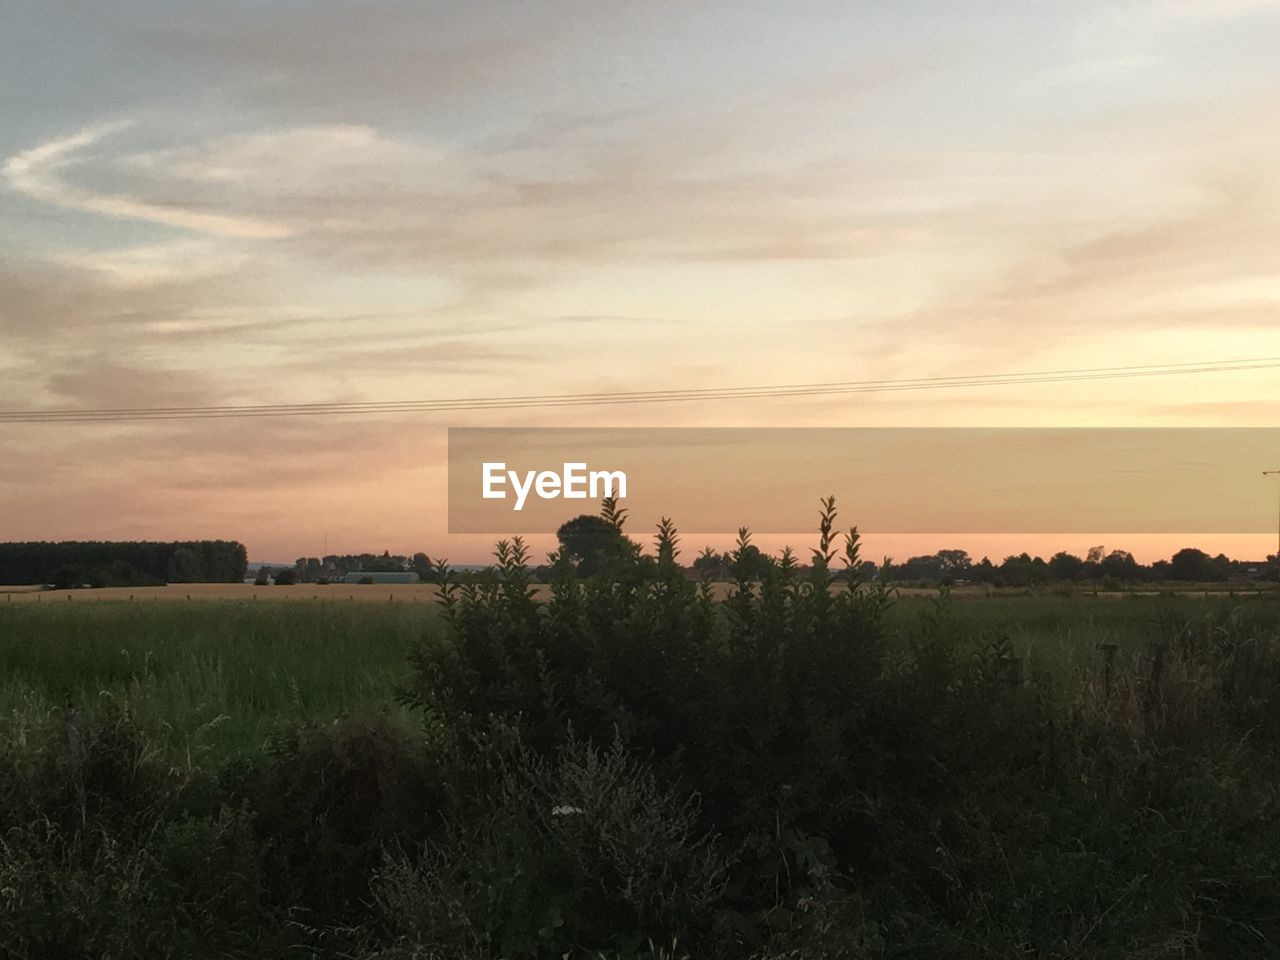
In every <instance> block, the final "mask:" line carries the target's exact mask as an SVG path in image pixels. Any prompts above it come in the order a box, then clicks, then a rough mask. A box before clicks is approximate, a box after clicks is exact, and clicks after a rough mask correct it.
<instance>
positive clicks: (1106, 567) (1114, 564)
mask: <svg viewBox="0 0 1280 960" xmlns="http://www.w3.org/2000/svg"><path fill="white" fill-rule="evenodd" d="M1098 568H1099V570H1100V572H1101V573H1102V575H1103V576H1104V577H1115V578H1116V579H1117V580H1129V581H1132V580H1140V579H1142V572H1143V571H1142V567H1141V566H1139V564H1138V561H1137V560H1135V559H1133V554H1132V553H1130V552H1129V551H1128V550H1112V551H1111V552H1110V553H1108V554H1107V555H1106V556H1105V557H1104V558H1103V560H1102V562H1101V563H1100V564H1099V565H1098Z"/></svg>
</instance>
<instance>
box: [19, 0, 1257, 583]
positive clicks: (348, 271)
mask: <svg viewBox="0 0 1280 960" xmlns="http://www.w3.org/2000/svg"><path fill="white" fill-rule="evenodd" d="M1278 41H1280V3H1277V2H1268V0H1141V2H1123V0H1118V2H1105V3H1103V2H1098V3H1092V2H1073V3H1019V4H1013V3H987V2H975V3H966V4H955V3H925V2H903V3H894V4H888V3H834V2H822V3H819V2H794V3H787V4H781V3H770V4H763V3H754V2H743V0H736V2H733V3H727V2H726V3H711V2H700V0H690V2H683V3H669V2H652V3H633V4H618V3H605V2H598V0H597V2H585V0H583V2H573V3H570V2H538V3H515V2H508V3H433V4H426V3H410V2H405V3H384V2H364V3H344V4H330V3H317V2H306V3H303V2H292V0H283V2H282V0H277V2H272V3H270V4H263V3H251V2H247V0H234V2H231V0H221V2H219V3H216V4H214V3H208V4H205V3H190V2H159V0H151V2H137V0H119V2H116V3H113V4H110V5H109V7H106V6H94V5H89V4H77V3H60V2H51V3H28V4H22V5H19V6H18V8H17V9H14V10H11V11H8V12H7V13H6V15H5V26H4V29H3V31H2V32H0V115H2V116H3V117H4V122H3V123H0V237H3V240H2V241H0V409H3V410H28V409H42V408H59V409H62V408H89V409H93V408H103V407H111V408H117V407H164V406H189V405H225V404H237V405H239V404H268V403H299V402H314V401H347V400H398V399H418V398H437V397H440V398H454V397H485V396H495V395H506V394H534V393H578V392H597V391H599V392H603V391H612V390H649V389H664V388H685V387H716V386H738V385H759V384H786V383H803V382H815V381H837V380H840V381H843V380H858V379H871V378H874V379H887V378H915V377H930V376H955V375H969V374H988V373H1009V372H1018V371H1024V370H1053V369H1060V368H1074V367H1095V366H1113V365H1118V364H1147V363H1165V362H1188V363H1189V362H1198V361H1206V360H1215V359H1227V358H1244V357H1280V163H1278V162H1277V159H1276V158H1277V156H1280V123H1277V121H1276V118H1277V117H1280V57H1277V56H1276V49H1277V42H1278ZM1278 422H1280V371H1278V370H1275V369H1271V370H1258V371H1246V372H1233V373H1229V374H1208V375H1200V376H1187V377H1168V378H1153V379H1140V380H1129V381H1123V380H1121V381H1098V382H1086V383H1062V384H1048V385H1043V384H1041V385H1024V386H1006V387H998V388H982V389H966V390H955V391H934V392H923V393H911V392H906V393H888V394H872V395H865V396H852V397H850V396H843V397H807V398H795V399H769V400H752V401H742V400H735V401H724V402H706V403H688V404H671V405H664V406H645V405H634V406H618V407H600V408H595V409H592V408H569V409H559V410H557V409H551V410H536V409H535V410H519V411H487V412H471V413H454V414H448V415H446V414H440V413H425V414H423V413H419V414H412V415H407V416H396V417H334V418H324V417H316V418H263V419H253V420H213V421H177V422H169V423H112V424H103V423H99V424H30V425H19V424H0V540H14V539H17V540H22V539H136V538H149V539H175V538H183V539H186V538H194V537H205V536H210V537H226V538H235V539H240V540H243V541H244V542H245V543H246V544H248V546H249V552H250V557H251V558H252V559H257V560H277V561H279V560H292V559H293V558H294V557H297V556H299V555H304V554H311V555H315V554H319V553H320V552H321V549H322V546H323V545H324V544H325V543H326V542H327V544H328V548H329V551H330V552H347V551H358V550H366V549H371V550H379V551H380V550H382V549H390V550H391V551H392V552H402V551H409V552H412V551H417V550H424V551H426V552H428V553H430V554H432V555H438V554H446V555H448V556H450V558H451V559H455V560H457V561H474V560H479V559H482V557H483V554H484V550H483V546H482V545H483V544H485V543H487V541H488V540H489V539H490V538H488V537H480V538H475V537H471V538H461V537H456V538H453V539H450V538H449V537H448V536H447V535H446V534H445V529H446V510H445V492H446V484H445V442H446V428H448V427H450V426H522V425H528V426H610V425H619V426H697V425H713V426H785V425H793V424H795V425H809V426H878V425H891V426H923V425H929V426H965V427H974V426H1017V425H1036V426H1157V425H1180V426H1215V425H1224V426H1271V425H1275V424H1277V423H1278ZM1273 459H1274V460H1275V462H1274V463H1271V464H1269V466H1271V467H1274V468H1280V450H1277V451H1275V456H1274V458H1273ZM1275 492H1276V491H1275V487H1274V485H1271V486H1268V484H1267V483H1266V481H1264V480H1263V479H1262V478H1261V477H1259V478H1258V498H1259V499H1258V503H1259V510H1260V511H1262V514H1263V517H1264V524H1265V523H1267V522H1270V521H1271V520H1272V519H1274V516H1275V514H1274V509H1275ZM844 507H845V514H846V516H845V519H846V520H847V521H848V522H856V520H857V508H856V504H854V503H845V504H844ZM649 519H651V518H637V523H638V524H640V525H641V526H642V527H643V526H644V525H646V524H647V523H648V521H649ZM680 519H681V518H680V517H679V516H677V517H676V520H677V521H678V522H679V521H680ZM637 532H639V531H637ZM957 540H958V542H957ZM793 541H794V542H796V543H797V544H798V545H799V544H801V543H803V541H801V540H798V539H795V538H793ZM1094 542H1098V541H1096V540H1094V539H1091V538H1089V537H1084V538H1080V537H1074V538H1071V537H1062V538H1055V539H1051V540H1044V539H1043V538H1041V540H1036V539H1034V538H1023V539H1021V540H1019V539H1018V538H1010V537H1002V538H993V537H985V538H983V537H978V536H974V537H971V538H968V539H965V538H957V537H954V536H953V537H948V538H947V542H934V541H933V540H930V538H928V537H923V536H913V537H902V538H896V539H894V538H882V539H881V540H880V541H879V542H873V543H871V544H870V545H869V547H870V552H871V553H872V554H876V553H884V552H889V553H894V554H896V555H899V556H905V555H906V554H908V553H912V552H924V551H932V550H934V549H937V548H939V547H949V546H964V547H969V548H970V549H971V550H972V552H974V553H975V554H976V555H981V554H982V553H983V552H988V551H989V552H991V553H992V555H993V557H996V556H998V555H1002V554H1003V553H1005V552H1018V551H1020V550H1021V549H1023V548H1026V549H1031V550H1033V551H1035V550H1045V551H1049V552H1051V551H1052V550H1055V549H1057V548H1058V547H1059V546H1068V547H1072V548H1074V549H1077V550H1081V549H1083V548H1085V547H1087V546H1088V545H1090V544H1092V543H1094ZM1274 542H1275V539H1274V536H1273V535H1266V536H1263V535H1256V536H1252V535H1251V536H1238V537H1229V536H1219V537H1216V538H1214V537H1206V538H1203V541H1202V543H1201V545H1202V546H1205V547H1206V548H1209V549H1212V550H1214V552H1216V551H1217V550H1218V549H1223V550H1226V551H1227V552H1228V553H1233V554H1234V555H1237V556H1241V555H1251V556H1255V557H1261V556H1263V555H1265V554H1266V553H1267V552H1272V551H1274V549H1275V547H1274ZM696 545H697V544H693V543H690V544H688V546H690V547H694V546H696ZM1108 545H1109V546H1128V547H1129V548H1130V549H1133V550H1134V552H1135V553H1136V554H1138V555H1139V557H1140V558H1142V559H1152V558H1153V557H1154V556H1157V555H1160V554H1162V553H1163V554H1164V555H1167V553H1168V552H1170V551H1168V550H1166V547H1167V546H1169V544H1168V543H1164V542H1160V543H1156V542H1154V541H1152V542H1140V538H1133V539H1131V540H1130V541H1128V542H1117V543H1110V544H1108ZM1176 545H1181V544H1176Z"/></svg>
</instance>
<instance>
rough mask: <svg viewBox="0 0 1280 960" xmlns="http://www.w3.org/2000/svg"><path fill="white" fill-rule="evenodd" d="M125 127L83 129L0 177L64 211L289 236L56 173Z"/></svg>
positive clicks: (25, 155) (225, 232)
mask: <svg viewBox="0 0 1280 960" xmlns="http://www.w3.org/2000/svg"><path fill="white" fill-rule="evenodd" d="M126 126H128V124H127V123H109V124H100V125H97V126H93V127H86V128H85V129H83V130H81V131H80V132H78V133H75V134H72V135H71V136H67V137H61V138H58V139H55V140H50V141H47V142H45V143H42V144H40V145H38V146H36V147H32V148H31V149H29V150H24V151H23V152H21V153H16V154H14V155H13V156H11V157H9V158H8V159H7V160H6V161H5V164H4V178H5V181H6V182H7V183H8V185H9V186H10V187H11V188H12V189H14V190H17V191H18V192H20V193H24V194H26V195H27V196H29V197H32V198H34V199H37V200H43V201H46V202H48V203H52V204H55V205H57V206H59V207H64V208H67V209H70V210H80V211H83V212H85V213H96V214H101V215H103V216H108V217H120V218H124V219H129V220H145V221H148V222H151V223H157V224H163V225H165V226H170V227H180V228H182V229H185V230H193V231H196V232H198V233H208V234H213V235H214V236H222V237H242V238H249V239H263V240H269V239H279V238H281V237H287V236H289V235H290V234H291V233H292V231H291V230H290V229H289V227H288V226H286V225H284V224H281V223H273V222H269V221H266V220H262V219H259V218H256V217H252V216H244V215H237V214H227V213H203V212H201V211H198V210H193V209H190V208H187V207H184V206H182V205H180V204H165V203H158V202H151V201H148V200H145V199H141V198H139V197H134V196H129V195H126V194H111V193H101V192H98V191H95V190H91V189H88V188H86V187H81V186H77V185H75V184H73V183H71V182H69V181H68V180H67V179H65V178H64V177H63V176H62V174H63V173H64V171H66V170H67V169H68V168H70V167H72V166H74V165H75V163H76V161H77V156H78V154H79V153H80V152H81V151H83V150H84V149H85V148H86V147H89V146H92V145H94V144H96V143H97V142H98V141H100V140H102V139H103V138H104V137H107V136H109V135H110V134H112V133H115V132H117V131H119V130H122V129H124V128H125V127H126Z"/></svg>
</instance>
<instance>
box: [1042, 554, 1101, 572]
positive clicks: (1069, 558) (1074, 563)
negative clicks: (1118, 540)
mask: <svg viewBox="0 0 1280 960" xmlns="http://www.w3.org/2000/svg"><path fill="white" fill-rule="evenodd" d="M1095 549H1101V548H1095ZM1093 553H1094V551H1093V550H1090V551H1089V557H1090V561H1089V562H1090V563H1097V561H1096V560H1094V559H1092V558H1093ZM1084 566H1085V561H1083V560H1081V559H1080V558H1079V557H1077V556H1076V555H1075V554H1074V553H1067V552H1066V551H1065V550H1063V551H1060V552H1059V553H1055V554H1054V555H1053V556H1052V557H1050V558H1049V572H1050V573H1051V574H1053V579H1055V580H1075V579H1078V578H1079V576H1080V574H1081V572H1082V571H1083V570H1084Z"/></svg>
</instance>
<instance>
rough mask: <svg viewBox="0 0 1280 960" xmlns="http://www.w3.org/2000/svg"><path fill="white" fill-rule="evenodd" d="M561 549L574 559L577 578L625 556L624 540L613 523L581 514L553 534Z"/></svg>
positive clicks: (590, 573) (625, 546)
mask: <svg viewBox="0 0 1280 960" xmlns="http://www.w3.org/2000/svg"><path fill="white" fill-rule="evenodd" d="M556 539H557V540H559V541H560V549H561V551H562V552H563V553H564V555H565V556H566V557H568V558H569V559H571V560H573V561H574V563H575V564H576V566H577V570H578V573H579V575H581V576H584V577H587V576H591V575H592V574H594V573H598V572H599V571H600V569H601V568H602V567H604V566H605V565H607V564H608V563H609V562H610V561H611V560H614V559H618V558H621V557H624V556H626V554H627V550H628V541H627V538H626V537H624V536H623V535H622V530H621V529H620V527H619V526H617V525H616V524H614V523H612V522H610V521H609V520H607V519H605V518H604V517H599V516H595V515H593V514H587V513H584V514H582V515H581V516H577V517H574V518H573V519H572V520H568V521H566V522H565V523H563V524H561V526H560V529H559V530H557V531H556Z"/></svg>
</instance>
